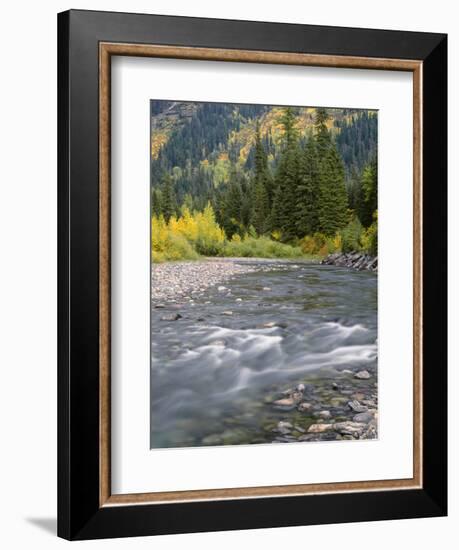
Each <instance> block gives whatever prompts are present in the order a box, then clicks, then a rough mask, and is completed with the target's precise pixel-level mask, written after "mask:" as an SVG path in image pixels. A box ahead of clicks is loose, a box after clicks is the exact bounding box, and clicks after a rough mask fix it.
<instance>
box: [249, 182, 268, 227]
mask: <svg viewBox="0 0 459 550" xmlns="http://www.w3.org/2000/svg"><path fill="white" fill-rule="evenodd" d="M252 225H253V226H254V227H255V230H256V232H257V233H258V235H263V234H264V233H266V232H267V231H269V229H270V227H269V226H270V207H269V196H268V192H267V190H266V187H265V186H264V184H263V182H262V181H260V180H259V181H255V189H254V190H253V212H252Z"/></svg>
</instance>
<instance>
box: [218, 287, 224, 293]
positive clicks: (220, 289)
mask: <svg viewBox="0 0 459 550" xmlns="http://www.w3.org/2000/svg"><path fill="white" fill-rule="evenodd" d="M217 290H218V292H223V291H224V290H226V286H219V287H218V288H217Z"/></svg>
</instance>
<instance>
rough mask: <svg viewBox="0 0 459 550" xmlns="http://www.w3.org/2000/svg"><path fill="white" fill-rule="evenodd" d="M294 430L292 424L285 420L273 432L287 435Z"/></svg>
mask: <svg viewBox="0 0 459 550" xmlns="http://www.w3.org/2000/svg"><path fill="white" fill-rule="evenodd" d="M292 428H293V425H292V424H291V423H290V422H284V421H283V420H281V421H280V422H279V423H278V424H277V427H276V428H275V429H274V430H273V431H276V432H279V433H281V434H282V435H286V434H289V433H290V432H291V430H292Z"/></svg>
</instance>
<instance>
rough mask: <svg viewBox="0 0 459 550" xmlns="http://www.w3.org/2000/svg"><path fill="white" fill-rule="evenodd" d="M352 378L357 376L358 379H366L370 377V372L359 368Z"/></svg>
mask: <svg viewBox="0 0 459 550" xmlns="http://www.w3.org/2000/svg"><path fill="white" fill-rule="evenodd" d="M354 378H358V379H359V380H368V379H369V378H371V374H370V373H369V372H368V371H367V370H361V371H359V372H356V373H355V374H354Z"/></svg>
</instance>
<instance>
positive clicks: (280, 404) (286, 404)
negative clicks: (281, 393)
mask: <svg viewBox="0 0 459 550" xmlns="http://www.w3.org/2000/svg"><path fill="white" fill-rule="evenodd" d="M296 404H297V401H295V400H294V399H293V398H292V397H286V398H285V399H278V400H277V401H274V403H273V405H274V406H275V407H276V408H278V409H281V410H283V411H291V410H292V409H294V408H295V407H296Z"/></svg>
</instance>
